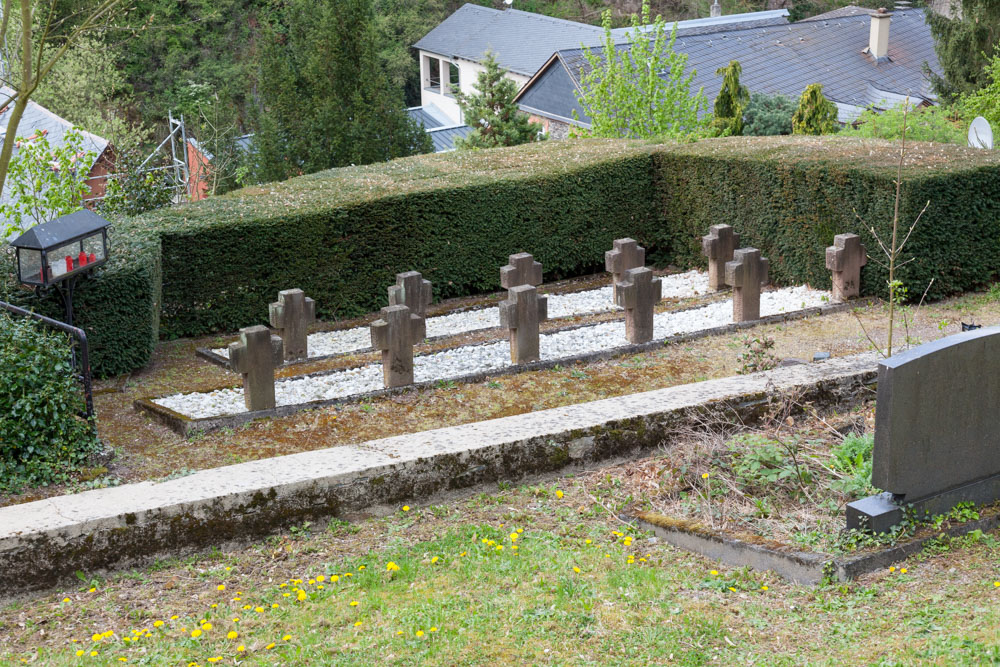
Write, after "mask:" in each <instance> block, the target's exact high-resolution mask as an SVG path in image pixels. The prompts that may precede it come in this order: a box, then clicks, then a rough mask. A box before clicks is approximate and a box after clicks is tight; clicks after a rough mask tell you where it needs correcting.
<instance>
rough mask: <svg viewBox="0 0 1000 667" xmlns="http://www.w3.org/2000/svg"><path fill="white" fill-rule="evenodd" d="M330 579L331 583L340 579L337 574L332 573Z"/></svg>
mask: <svg viewBox="0 0 1000 667" xmlns="http://www.w3.org/2000/svg"><path fill="white" fill-rule="evenodd" d="M330 581H332V582H333V583H337V582H338V581H340V577H338V576H337V575H333V576H332V577H330Z"/></svg>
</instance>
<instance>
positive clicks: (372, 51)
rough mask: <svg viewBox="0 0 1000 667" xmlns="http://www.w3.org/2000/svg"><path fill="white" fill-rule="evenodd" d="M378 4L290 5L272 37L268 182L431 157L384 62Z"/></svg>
mask: <svg viewBox="0 0 1000 667" xmlns="http://www.w3.org/2000/svg"><path fill="white" fill-rule="evenodd" d="M372 21H373V14H372V4H371V0H289V2H288V3H287V4H286V5H285V9H284V12H283V16H282V20H281V21H278V22H275V23H274V24H272V25H271V26H269V27H268V28H267V30H266V33H265V36H264V39H263V42H264V43H263V46H262V50H261V58H260V72H259V76H258V85H257V91H256V92H257V95H258V97H259V99H260V101H259V104H258V108H257V112H256V117H255V126H256V127H255V130H256V138H255V149H256V152H257V176H258V178H259V179H260V180H264V181H266V180H276V179H283V178H288V177H289V176H294V175H296V174H301V173H312V172H315V171H319V170H321V169H328V168H331V167H340V166H345V165H349V164H368V163H371V162H378V161H382V160H389V159H392V158H396V157H402V156H405V155H412V154H414V153H421V152H427V151H429V150H430V148H431V146H430V139H429V137H428V136H427V134H426V133H425V132H424V131H423V129H422V128H421V127H420V126H419V125H418V124H416V123H415V122H413V121H412V120H411V119H410V118H409V116H408V115H407V114H406V109H405V107H404V102H403V94H402V90H400V89H399V88H398V87H396V86H394V85H393V84H392V82H391V81H390V79H389V77H388V76H387V74H386V72H385V69H384V65H383V63H382V60H381V59H380V58H379V57H378V48H377V40H376V39H375V33H374V30H373V22H372Z"/></svg>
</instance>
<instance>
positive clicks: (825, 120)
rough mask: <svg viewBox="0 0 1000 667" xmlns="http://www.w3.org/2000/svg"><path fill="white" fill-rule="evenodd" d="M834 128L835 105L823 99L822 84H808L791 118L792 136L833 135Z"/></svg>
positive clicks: (835, 121)
mask: <svg viewBox="0 0 1000 667" xmlns="http://www.w3.org/2000/svg"><path fill="white" fill-rule="evenodd" d="M836 127H837V105H836V104H834V103H833V102H831V101H830V100H828V99H826V97H824V95H823V84H821V83H810V84H809V85H808V86H806V89H805V90H804V91H803V92H802V97H800V98H799V108H798V109H796V110H795V114H794V115H793V116H792V134H812V135H820V134H833V133H834V132H836V131H837V130H836Z"/></svg>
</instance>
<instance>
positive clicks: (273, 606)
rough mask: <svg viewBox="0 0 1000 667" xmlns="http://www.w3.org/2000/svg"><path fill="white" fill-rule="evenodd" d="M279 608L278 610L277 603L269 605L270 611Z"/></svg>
mask: <svg viewBox="0 0 1000 667" xmlns="http://www.w3.org/2000/svg"><path fill="white" fill-rule="evenodd" d="M279 608H280V606H279V605H278V603H277V602H272V603H271V609H279Z"/></svg>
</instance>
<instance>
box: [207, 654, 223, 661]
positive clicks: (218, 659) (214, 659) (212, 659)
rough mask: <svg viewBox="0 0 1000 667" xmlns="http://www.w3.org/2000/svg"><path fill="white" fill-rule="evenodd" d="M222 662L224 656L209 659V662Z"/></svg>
mask: <svg viewBox="0 0 1000 667" xmlns="http://www.w3.org/2000/svg"><path fill="white" fill-rule="evenodd" d="M221 660H222V656H221V655H217V656H215V657H214V658H209V659H208V661H209V662H220V661H221Z"/></svg>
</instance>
